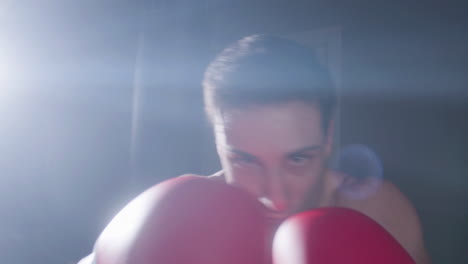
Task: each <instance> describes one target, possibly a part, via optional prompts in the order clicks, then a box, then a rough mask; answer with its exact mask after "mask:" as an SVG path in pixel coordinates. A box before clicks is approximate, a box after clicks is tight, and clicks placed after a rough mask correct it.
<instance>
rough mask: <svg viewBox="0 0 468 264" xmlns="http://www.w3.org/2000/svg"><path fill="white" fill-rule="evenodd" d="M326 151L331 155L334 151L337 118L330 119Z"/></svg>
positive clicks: (326, 137)
mask: <svg viewBox="0 0 468 264" xmlns="http://www.w3.org/2000/svg"><path fill="white" fill-rule="evenodd" d="M325 132H326V135H325V152H326V154H327V156H330V155H331V153H332V151H333V143H334V135H335V119H333V118H332V119H330V122H328V127H327V130H326V131H325Z"/></svg>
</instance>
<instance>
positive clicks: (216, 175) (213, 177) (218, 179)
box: [176, 170, 226, 182]
mask: <svg viewBox="0 0 468 264" xmlns="http://www.w3.org/2000/svg"><path fill="white" fill-rule="evenodd" d="M183 177H197V178H205V179H209V180H212V181H216V182H226V178H225V177H224V172H223V171H222V170H221V171H218V172H216V173H213V174H211V175H208V176H202V175H197V174H183V175H180V176H178V177H176V178H183Z"/></svg>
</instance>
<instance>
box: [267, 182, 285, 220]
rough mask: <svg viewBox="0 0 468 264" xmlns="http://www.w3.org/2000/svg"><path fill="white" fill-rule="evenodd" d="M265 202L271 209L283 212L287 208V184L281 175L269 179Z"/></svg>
mask: <svg viewBox="0 0 468 264" xmlns="http://www.w3.org/2000/svg"><path fill="white" fill-rule="evenodd" d="M262 200H263V201H262V202H263V203H264V204H265V205H266V206H267V207H268V208H269V209H271V210H273V211H277V212H282V211H285V210H286V209H287V200H286V192H285V186H284V183H283V182H282V178H281V177H275V178H272V179H270V180H269V182H268V184H267V188H266V192H265V197H264V199H262Z"/></svg>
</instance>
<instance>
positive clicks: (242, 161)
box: [231, 157, 255, 165]
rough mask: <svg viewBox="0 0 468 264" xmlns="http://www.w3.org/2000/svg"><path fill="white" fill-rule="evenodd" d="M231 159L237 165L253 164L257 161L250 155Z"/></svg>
mask: <svg viewBox="0 0 468 264" xmlns="http://www.w3.org/2000/svg"><path fill="white" fill-rule="evenodd" d="M231 161H232V163H234V164H236V165H251V164H254V163H255V160H254V159H252V158H248V157H234V158H232V159H231Z"/></svg>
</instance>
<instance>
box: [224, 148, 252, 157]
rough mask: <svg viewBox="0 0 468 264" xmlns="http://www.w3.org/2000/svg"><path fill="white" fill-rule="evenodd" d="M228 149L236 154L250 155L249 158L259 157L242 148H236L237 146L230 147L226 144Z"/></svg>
mask: <svg viewBox="0 0 468 264" xmlns="http://www.w3.org/2000/svg"><path fill="white" fill-rule="evenodd" d="M226 150H227V151H229V152H232V153H234V154H237V155H239V156H244V157H248V158H251V159H256V158H257V157H255V156H254V155H252V154H249V153H247V152H244V151H242V150H238V149H235V148H232V147H229V146H226Z"/></svg>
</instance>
